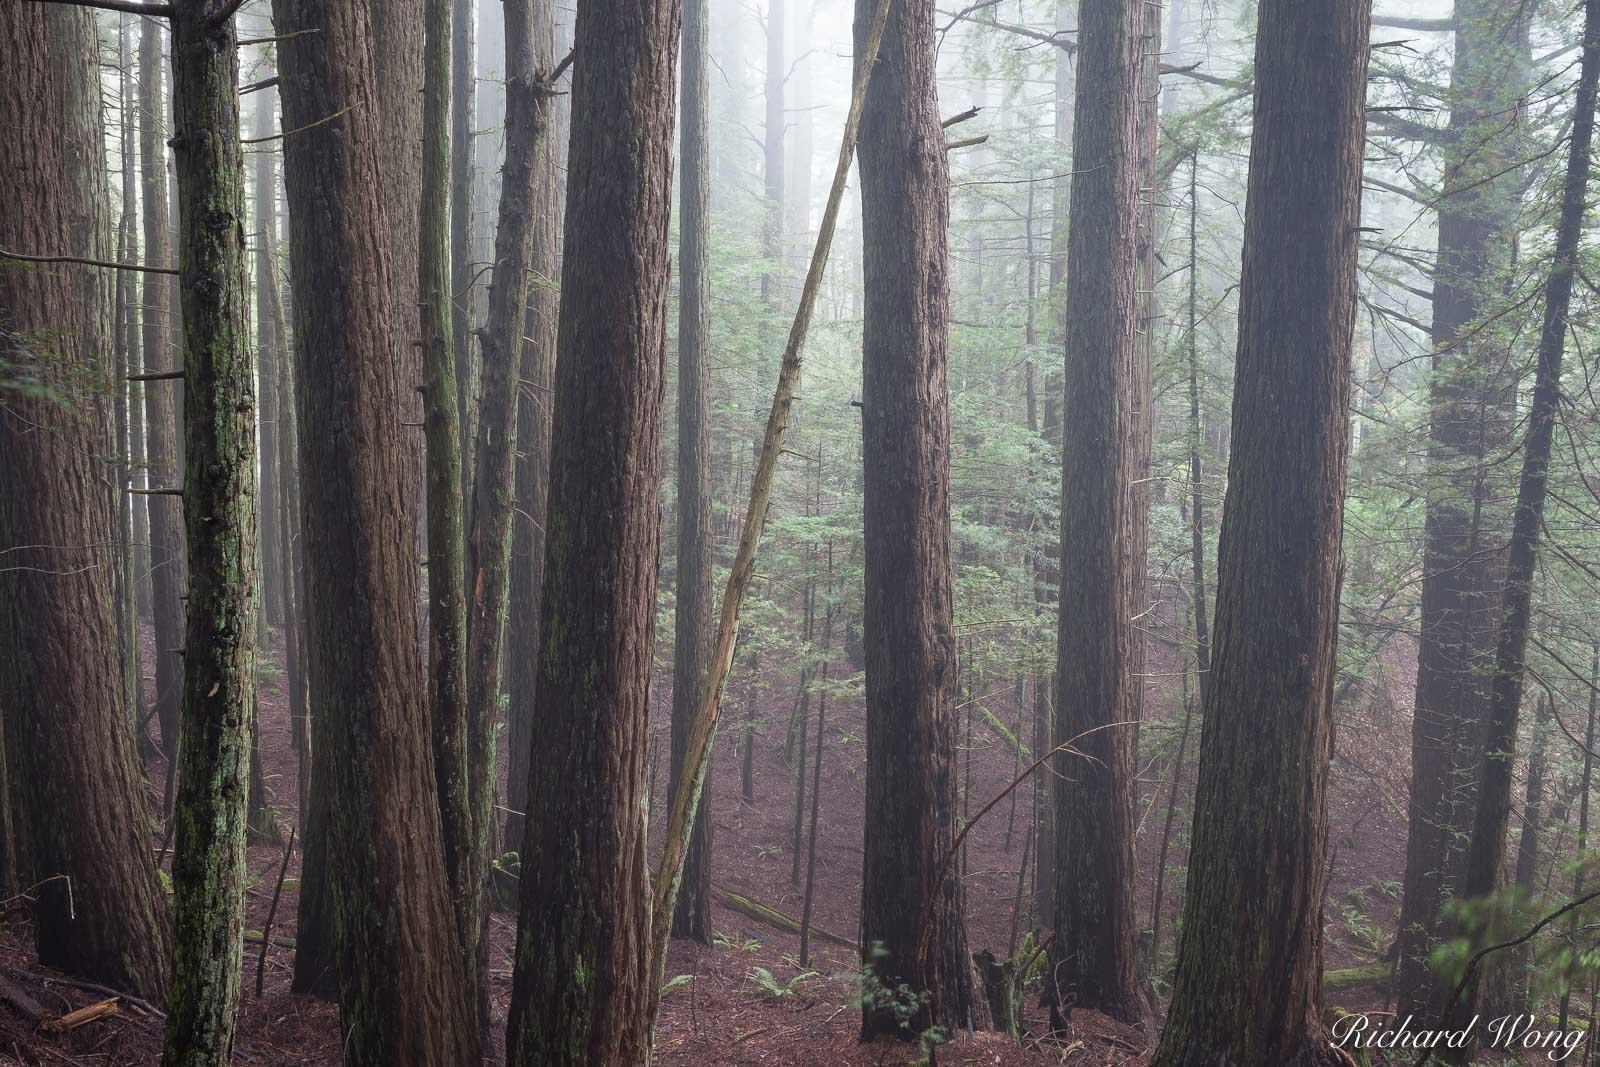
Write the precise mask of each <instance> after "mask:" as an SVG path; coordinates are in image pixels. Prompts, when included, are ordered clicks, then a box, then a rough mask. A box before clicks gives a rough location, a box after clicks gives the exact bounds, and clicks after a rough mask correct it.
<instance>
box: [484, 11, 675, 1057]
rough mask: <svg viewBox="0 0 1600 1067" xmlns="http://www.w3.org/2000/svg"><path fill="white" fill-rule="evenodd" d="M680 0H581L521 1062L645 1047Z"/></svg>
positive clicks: (519, 961)
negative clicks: (651, 702) (649, 758)
mask: <svg viewBox="0 0 1600 1067" xmlns="http://www.w3.org/2000/svg"><path fill="white" fill-rule="evenodd" d="M678 22H679V5H678V3H677V0H591V2H590V3H587V4H584V5H581V6H580V7H579V8H578V14H577V26H576V31H575V54H576V55H577V56H578V57H580V58H579V60H578V62H577V64H576V66H575V67H574V72H573V84H572V116H573V123H572V141H571V149H570V152H571V155H570V162H569V164H568V175H569V182H570V184H569V185H568V193H567V210H566V228H565V234H566V248H565V256H564V259H563V271H562V279H561V294H562V299H561V312H560V324H559V333H558V347H557V352H558V358H557V361H556V372H555V374H556V376H555V425H554V427H553V429H552V449H551V465H550V467H551V476H550V495H549V518H548V522H547V524H546V528H547V530H548V538H549V543H548V548H547V551H546V555H545V577H546V588H545V590H544V599H543V606H542V609H541V625H540V639H541V643H542V644H541V649H540V654H539V685H538V697H537V701H538V708H539V716H540V723H541V736H540V741H541V758H540V759H539V760H537V761H533V765H532V771H531V774H530V781H529V785H528V798H529V800H528V803H529V807H528V809H527V810H528V811H529V812H530V813H531V817H530V818H529V820H528V823H527V827H528V832H527V844H526V848H525V850H524V854H523V858H522V902H521V915H520V921H519V923H518V932H517V955H516V970H515V977H514V981H513V986H512V996H511V1009H510V1021H509V1024H508V1027H507V1038H506V1045H507V1062H508V1063H509V1064H513V1065H518V1067H527V1065H532V1064H539V1065H541V1067H555V1065H562V1064H571V1065H579V1064H582V1065H586V1067H633V1065H636V1064H638V1063H642V1062H644V1061H645V1060H646V1058H647V1057H648V1047H649V1034H648V1022H649V1008H650V1005H651V1001H652V1000H653V996H654V990H653V985H654V982H655V980H656V975H655V973H654V971H653V970H652V968H651V966H650V956H651V952H650V926H651V917H650V911H651V905H650V896H649V885H648V881H647V873H646V863H647V857H646V851H645V823H644V800H645V790H646V784H647V783H646V752H645V750H646V748H647V745H646V733H647V725H648V722H647V718H648V707H647V695H648V688H649V678H650V662H651V652H652V647H653V645H654V638H655V634H654V622H655V595H656V570H657V560H658V558H659V551H660V543H659V542H660V528H659V527H660V513H659V508H658V504H657V496H656V494H657V492H658V489H659V486H660V480H661V468H660V450H659V444H660V436H661V404H662V389H663V380H664V377H665V374H664V365H665V332H666V331H665V325H666V311H667V305H668V298H667V288H668V269H667V268H668V263H667V253H668V249H667V233H668V214H669V208H670V204H671V194H672V188H671V186H672V134H673V120H674V105H675V100H674V97H675V95H676V94H675V89H676V84H675V83H676V78H675V73H676V71H675V67H676V61H677V50H678V31H679V25H678Z"/></svg>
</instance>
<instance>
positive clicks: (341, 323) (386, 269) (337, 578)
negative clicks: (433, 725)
mask: <svg viewBox="0 0 1600 1067" xmlns="http://www.w3.org/2000/svg"><path fill="white" fill-rule="evenodd" d="M273 13H274V15H275V28H276V29H277V31H278V33H279V34H281V35H285V39H284V40H282V41H281V42H280V44H279V54H278V60H279V69H280V71H281V76H282V82H281V95H282V100H283V116H284V117H283V125H284V127H285V128H286V129H290V130H296V131H298V132H296V133H294V134H293V135H292V136H290V137H288V138H286V139H285V141H284V177H285V180H286V183H287V188H288V194H289V207H290V211H289V218H290V266H291V271H292V274H293V280H294V297H295V299H294V311H295V322H296V329H295V340H296V349H297V358H298V360H299V362H300V368H301V369H300V374H301V380H302V385H303V388H302V390H301V396H300V398H299V399H300V401H301V406H300V411H299V426H298V429H299V435H300V462H301V467H302V471H303V475H302V479H301V500H302V505H303V507H302V524H301V525H302V533H301V536H302V539H303V541H304V544H305V551H304V557H303V558H304V563H305V569H306V592H307V594H308V596H307V603H306V605H305V614H306V622H307V625H306V651H307V659H308V667H309V671H310V678H311V717H312V727H313V731H314V745H313V752H314V769H313V774H314V776H315V777H316V778H319V779H321V783H320V786H314V788H313V793H314V794H315V793H316V792H317V791H318V788H320V789H321V790H322V791H323V792H324V793H325V801H326V803H325V808H324V809H323V818H324V819H325V824H326V831H325V832H326V837H325V846H326V848H327V853H326V863H327V874H328V876H329V879H330V882H331V889H332V899H334V900H335V901H337V906H338V921H337V923H335V924H334V925H335V929H336V932H337V944H338V972H339V982H340V1016H341V1025H342V1028H343V1031H344V1049H345V1060H346V1062H347V1063H352V1064H393V1063H407V1064H430V1065H440V1067H444V1065H456V1064H463V1063H475V1062H477V1059H478V1055H479V1052H478V1040H477V1038H478V1030H477V1026H476V1018H475V1013H474V1011H473V1008H472V1006H471V1003H470V1001H469V998H468V997H467V991H466V988H465V985H464V983H463V982H462V981H461V973H462V972H461V968H462V963H461V941H460V937H459V935H458V934H457V930H456V925H455V922H454V919H453V915H452V911H451V908H450V900H449V891H448V887H447V881H446V878H445V868H444V860H443V855H442V851H443V850H442V835H441V831H440V824H439V809H438V805H437V803H436V802H435V780H434V773H433V762H432V758H431V751H430V746H429V743H428V738H429V731H428V726H427V714H426V707H425V701H424V697H423V685H422V679H423V669H422V663H421V657H420V653H419V650H418V647H417V642H416V605H417V603H418V596H417V593H418V588H417V587H418V566H417V564H418V560H417V557H416V548H415V539H414V538H415V533H416V528H417V515H416V511H415V509H414V508H413V507H411V506H409V505H410V504H411V503H412V502H413V501H414V500H415V494H414V493H412V492H411V491H410V490H411V487H412V486H414V485H415V481H414V479H413V477H412V475H413V471H414V467H413V464H412V463H410V462H409V461H407V460H406V459H405V457H404V456H403V455H402V450H401V449H399V448H397V447H396V445H395V440H396V437H397V435H399V434H401V433H403V432H404V431H403V429H402V426H401V424H402V423H403V422H405V421H407V413H408V412H409V411H410V409H411V404H412V401H411V399H410V397H411V396H414V391H415V387H416V380H415V379H414V378H413V377H410V376H408V373H407V370H408V367H409V366H410V364H409V363H408V362H407V361H406V360H404V359H402V358H400V356H399V355H398V353H399V350H400V349H401V348H402V347H404V346H405V341H404V339H403V337H402V336H401V335H398V334H397V333H396V330H395V317H394V316H393V315H391V313H390V308H389V306H388V302H389V297H390V292H391V281H390V275H391V271H392V270H394V269H397V268H396V266H395V264H394V258H393V257H392V256H391V249H390V247H389V244H388V238H389V235H390V229H389V225H390V223H389V217H388V213H387V211H386V209H385V206H384V201H383V199H382V197H381V196H380V195H379V194H380V191H381V190H382V189H383V188H384V181H383V180H382V178H381V177H380V172H379V159H378V154H379V151H378V150H379V140H380V139H379V137H378V130H379V127H378V125H377V122H376V121H375V119H376V104H377V79H376V76H375V71H376V60H375V57H374V45H373V35H372V20H371V12H370V10H369V0H315V2H313V0H274V4H273ZM304 30H309V31H315V32H306V33H300V32H299V31H304ZM314 804H315V800H314ZM316 816H317V813H316V812H315V811H313V818H316Z"/></svg>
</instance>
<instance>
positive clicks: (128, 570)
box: [4, 14, 144, 894]
mask: <svg viewBox="0 0 1600 1067" xmlns="http://www.w3.org/2000/svg"><path fill="white" fill-rule="evenodd" d="M132 26H133V19H132V17H131V16H129V15H126V14H124V15H123V16H121V18H120V20H119V21H118V25H117V61H118V66H119V67H120V68H121V69H120V71H119V73H118V81H119V82H120V84H119V86H118V91H119V92H120V93H121V102H122V107H121V114H120V115H119V116H118V118H119V122H118V138H117V144H118V148H119V149H120V152H121V156H122V169H121V178H122V214H121V217H120V218H118V220H117V262H119V263H128V262H131V261H133V260H135V259H136V258H137V252H136V251H135V250H134V245H135V241H134V230H135V229H137V227H138V225H139V221H138V215H137V214H136V213H135V212H136V210H137V208H136V206H135V200H134V198H135V195H136V194H135V192H134V189H135V185H134V177H133V153H134V149H133V106H134V99H135V96H134V91H133V61H132V58H131V55H130V48H129V38H130V37H131V36H132V32H131V31H132ZM135 284H136V277H135V274H134V272H133V271H125V270H124V271H118V272H117V273H116V275H115V282H114V285H115V287H116V315H115V317H114V318H113V319H112V325H111V328H112V330H113V331H114V333H113V336H112V349H113V351H114V352H115V365H114V366H113V367H112V371H111V373H112V378H111V382H110V385H111V388H112V394H111V395H112V397H113V401H112V403H113V404H114V405H115V408H116V411H115V415H114V417H113V419H112V422H113V425H114V433H115V443H114V448H115V451H116V457H117V479H116V485H115V486H114V487H113V489H112V492H113V493H114V498H113V502H112V506H113V507H114V508H115V509H116V514H117V535H116V539H117V542H118V545H119V548H118V559H117V573H116V589H117V598H116V610H117V646H118V648H119V649H120V650H121V667H122V713H123V715H125V716H126V717H127V719H128V722H129V723H130V724H131V725H133V726H135V727H138V726H139V725H141V722H142V715H143V706H142V705H143V703H144V701H143V700H142V699H141V698H142V697H143V692H142V687H141V686H140V684H139V682H140V662H139V603H138V601H139V597H138V584H139V583H138V549H137V547H136V545H137V542H138V540H139V538H138V536H137V535H136V533H135V527H134V511H133V501H134V500H135V499H136V494H133V493H130V492H129V491H128V490H129V489H130V488H131V487H132V486H133V477H134V459H133V455H134V453H133V433H132V426H131V424H130V421H129V414H130V407H131V405H130V404H129V403H128V398H129V394H130V392H131V391H132V389H133V383H130V382H129V381H128V375H129V374H133V373H137V372H136V371H131V370H129V363H130V362H131V361H132V360H133V359H135V358H137V357H136V356H135V354H134V350H133V347H132V341H133V339H134V338H135V337H136V336H138V335H137V332H136V331H135V330H133V329H132V328H131V327H130V323H131V322H132V321H133V314H132V312H133V305H134V304H135V303H136V295H135V294H136V293H137V289H136V288H135ZM141 755H142V753H141ZM4 892H6V893H7V894H9V893H10V892H11V889H10V887H9V885H7V886H6V887H5V889H4Z"/></svg>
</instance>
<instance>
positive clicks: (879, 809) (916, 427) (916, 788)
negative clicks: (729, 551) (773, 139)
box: [855, 0, 988, 1037]
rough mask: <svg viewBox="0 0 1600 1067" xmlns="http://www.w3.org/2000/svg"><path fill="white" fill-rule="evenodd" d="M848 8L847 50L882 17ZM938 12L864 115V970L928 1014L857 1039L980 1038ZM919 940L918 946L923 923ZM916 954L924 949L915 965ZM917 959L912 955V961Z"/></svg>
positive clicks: (888, 72) (903, 39)
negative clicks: (961, 694) (915, 999)
mask: <svg viewBox="0 0 1600 1067" xmlns="http://www.w3.org/2000/svg"><path fill="white" fill-rule="evenodd" d="M877 6H878V5H877V4H876V3H875V2H873V0H858V2H857V4H856V17H855V35H856V45H857V51H858V53H859V52H860V51H861V50H862V45H863V42H864V40H865V37H866V35H867V34H868V32H869V30H870V27H871V25H872V19H873V16H874V14H875V11H876V9H877ZM933 40H934V10H933V3H932V0H901V2H899V3H896V4H895V5H894V6H893V7H892V8H891V10H890V13H889V20H888V23H887V24H886V26H885V28H884V31H883V44H882V47H881V49H880V51H879V54H878V60H877V65H876V66H875V67H874V68H873V70H872V77H871V79H870V80H869V81H868V83H867V95H866V105H865V108H864V110H863V111H862V116H861V142H860V148H859V172H860V180H861V227H862V271H863V279H864V282H865V308H864V317H863V322H862V349H863V356H862V367H863V374H862V392H861V405H862V406H861V427H862V447H863V449H864V454H865V455H866V456H867V457H868V461H867V463H866V464H865V469H864V470H863V482H862V488H863V493H864V499H865V516H864V519H865V522H864V535H865V542H864V544H865V552H866V599H865V602H864V618H863V642H864V646H865V654H866V700H867V730H866V740H867V770H866V791H867V795H866V837H865V842H864V846H865V856H864V863H863V870H862V888H861V945H862V953H863V954H862V964H863V966H864V967H870V968H871V969H872V973H873V975H874V977H875V980H876V982H878V983H880V984H881V985H882V986H884V987H885V988H887V989H891V990H892V989H895V988H896V987H898V986H899V985H901V984H902V983H904V984H905V985H907V986H908V987H909V988H910V989H911V990H912V991H913V992H915V993H917V994H926V997H927V999H926V1001H924V1003H923V1004H922V1006H921V1007H920V1008H919V1010H917V1011H916V1012H915V1013H914V1016H913V1018H912V1019H911V1020H910V1028H909V1030H906V1029H905V1028H903V1027H902V1020H901V1019H900V1018H899V1017H898V1016H897V1015H896V1014H895V1013H894V1012H893V1011H891V1010H888V1008H887V1007H886V1006H885V1005H883V1004H881V1003H868V1004H865V1005H864V1006H863V1011H862V1036H863V1037H873V1036H875V1035H878V1034H890V1035H893V1036H897V1037H915V1036H916V1035H918V1034H920V1033H921V1032H922V1031H923V1030H925V1029H927V1028H928V1027H929V1026H931V1025H938V1026H942V1027H944V1028H946V1029H947V1030H951V1029H965V1028H966V1027H967V1026H968V1025H969V1024H973V1025H979V1026H982V1025H985V1024H986V1022H987V1016H988V1008H987V1005H986V1003H985V1001H984V998H983V993H982V990H981V988H980V987H978V986H977V984H976V978H975V976H974V973H973V967H972V957H971V955H970V954H969V953H968V951H967V935H966V923H965V918H964V915H963V910H964V901H965V893H964V891H963V888H962V885H961V882H960V879H958V878H955V877H945V878H941V877H940V874H941V871H943V870H944V869H945V864H944V861H945V858H946V855H947V853H948V851H949V849H950V847H951V845H952V844H953V842H954V841H955V835H956V830H957V827H956V812H957V807H956V804H957V801H956V713H955V710H954V702H955V685H956V650H955V636H954V630H955V626H954V620H953V617H952V612H953V607H954V605H953V595H952V589H951V585H952V576H951V569H950V471H949V458H950V447H949V445H950V414H949V386H948V384H947V382H946V377H945V375H946V361H947V354H946V343H947V340H948V338H947V333H948V327H949V249H948V247H947V243H946V231H947V230H948V228H949V218H950V201H949V190H948V183H949V176H948V175H949V172H948V168H947V165H946V162H945V149H944V131H943V129H942V128H941V127H940V124H939V101H938V95H937V90H936V86H935V74H934V44H933ZM924 926H926V927H928V929H927V931H926V934H925V935H924V929H923V927H924ZM919 946H925V947H926V951H925V952H919V951H918V949H919ZM919 957H920V958H919Z"/></svg>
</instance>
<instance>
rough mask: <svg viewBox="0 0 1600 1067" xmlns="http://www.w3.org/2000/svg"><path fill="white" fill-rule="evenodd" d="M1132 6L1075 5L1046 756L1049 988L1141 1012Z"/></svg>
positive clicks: (1059, 999) (1126, 1014)
mask: <svg viewBox="0 0 1600 1067" xmlns="http://www.w3.org/2000/svg"><path fill="white" fill-rule="evenodd" d="M1146 7H1147V5H1146V4H1144V3H1143V2H1142V0H1087V2H1085V3H1084V4H1083V5H1082V6H1081V8H1080V10H1079V12H1078V68H1079V69H1078V72H1077V99H1076V103H1075V117H1074V120H1073V139H1072V159H1073V167H1072V170H1073V176H1072V215H1071V218H1070V221H1069V224H1068V233H1067V270H1068V275H1067V292H1066V296H1067V308H1068V310H1067V322H1066V361H1065V372H1064V378H1063V380H1064V381H1065V382H1066V383H1067V390H1066V393H1065V398H1064V402H1063V405H1062V423H1063V426H1064V427H1065V432H1064V436H1063V438H1062V450H1061V463H1062V473H1061V597H1060V612H1059V614H1058V616H1057V622H1058V628H1057V644H1056V709H1055V713H1056V730H1055V732H1056V737H1057V741H1058V743H1059V742H1062V741H1067V740H1069V739H1076V740H1075V741H1074V746H1075V748H1076V749H1077V750H1078V752H1081V753H1082V755H1081V756H1078V755H1076V754H1069V753H1065V752H1062V753H1057V754H1056V756H1055V757H1054V762H1055V770H1056V774H1055V775H1054V780H1055V832H1056V846H1055V857H1056V868H1055V871H1054V877H1055V883H1056V886H1055V915H1054V919H1053V925H1054V928H1055V935H1056V936H1055V940H1054V942H1053V943H1052V947H1051V950H1050V951H1051V960H1052V961H1053V964H1054V966H1053V969H1052V973H1053V974H1054V985H1053V987H1052V988H1048V989H1047V990H1046V995H1047V996H1049V997H1050V999H1051V1003H1052V1005H1053V1009H1054V1012H1055V1014H1056V1015H1057V1017H1058V1018H1060V1017H1064V1016H1065V1015H1066V1014H1067V1013H1068V1012H1070V1010H1071V1009H1072V1007H1073V1006H1075V1005H1082V1006H1084V1007H1088V1008H1093V1009H1096V1010H1099V1011H1104V1012H1106V1013H1108V1014H1110V1015H1112V1016H1114V1017H1117V1018H1120V1019H1123V1020H1125V1021H1130V1022H1131V1021H1135V1020H1137V1019H1139V1018H1140V1017H1141V1016H1142V1015H1143V1013H1144V1005H1143V1003H1142V1001H1143V998H1142V996H1141V994H1140V992H1139V984H1138V977H1137V969H1136V967H1135V944H1136V943H1137V939H1136V933H1137V919H1136V917H1135V916H1136V912H1135V899H1134V890H1135V885H1134V882H1135V878H1134V873H1135V871H1134V858H1133V848H1134V841H1133V837H1134V833H1133V830H1134V821H1133V778H1134V762H1135V757H1134V750H1135V738H1136V736H1137V735H1136V733H1135V729H1134V725H1133V724H1134V723H1135V722H1136V721H1137V719H1138V714H1139V702H1138V699H1137V696H1136V693H1135V689H1134V687H1135V685H1136V682H1135V679H1134V677H1133V671H1132V660H1133V644H1134V635H1135V632H1136V627H1135V625H1134V623H1133V618H1132V616H1133V615H1134V613H1135V611H1134V604H1135V600H1134V594H1135V593H1136V592H1137V582H1136V581H1135V578H1136V574H1135V564H1136V560H1135V557H1136V555H1137V553H1136V552H1135V551H1134V548H1135V542H1136V541H1137V542H1138V543H1140V544H1142V539H1141V538H1135V537H1134V536H1133V535H1132V530H1133V527H1134V526H1135V525H1137V522H1136V518H1137V511H1138V509H1137V508H1135V507H1134V488H1133V487H1134V483H1135V482H1136V481H1137V471H1136V464H1137V462H1138V458H1139V457H1138V455H1137V443H1136V442H1137V438H1138V436H1139V429H1140V420H1141V414H1140V412H1139V411H1138V389H1137V385H1136V379H1137V378H1138V377H1139V374H1138V369H1137V364H1138V362H1139V357H1138V355H1137V353H1136V348H1137V343H1138V336H1137V335H1138V325H1137V321H1136V319H1137V316H1138V314H1139V309H1140V306H1141V303H1140V298H1139V295H1138V285H1137V271H1138V246H1139V217H1140V207H1139V187H1140V173H1141V138H1140V118H1141V115H1140V111H1141V100H1142V93H1141V86H1142V84H1143V76H1144V71H1143V66H1142V62H1141V53H1142V47H1143V46H1142V42H1141V38H1140V32H1141V28H1142V26H1143V17H1142V15H1141V11H1142V10H1143V9H1145V8H1146Z"/></svg>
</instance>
